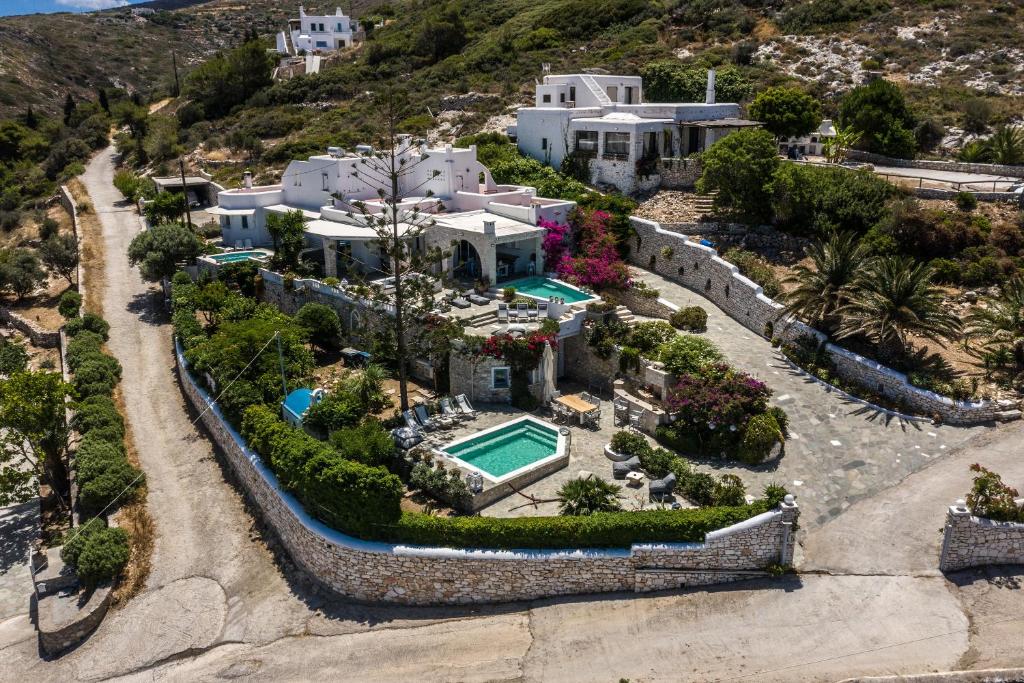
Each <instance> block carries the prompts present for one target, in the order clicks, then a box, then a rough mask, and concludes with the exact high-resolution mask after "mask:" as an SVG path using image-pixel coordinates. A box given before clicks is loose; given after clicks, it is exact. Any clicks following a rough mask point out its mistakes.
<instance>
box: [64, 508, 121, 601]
mask: <svg viewBox="0 0 1024 683" xmlns="http://www.w3.org/2000/svg"><path fill="white" fill-rule="evenodd" d="M130 555H131V549H130V547H129V545H128V534H127V533H126V532H125V530H124V529H117V528H109V527H107V525H106V523H105V522H103V521H102V520H100V519H98V518H94V519H90V520H89V521H88V522H86V523H85V524H83V525H82V526H80V527H78V528H77V529H72V530H71V531H69V532H68V535H67V538H66V540H65V542H64V545H63V546H62V547H61V550H60V557H61V559H62V560H64V562H65V563H67V565H68V566H70V567H72V568H73V569H74V570H75V573H76V574H77V575H78V578H79V579H81V581H82V582H83V583H84V584H85V585H86V586H87V587H90V588H93V587H95V586H96V584H98V583H100V582H101V581H109V580H110V579H113V578H114V577H115V576H117V575H118V574H120V573H121V570H122V569H124V566H125V565H126V564H128V558H129V556H130Z"/></svg>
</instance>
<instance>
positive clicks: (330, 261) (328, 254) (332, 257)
mask: <svg viewBox="0 0 1024 683" xmlns="http://www.w3.org/2000/svg"><path fill="white" fill-rule="evenodd" d="M322 242H323V246H324V277H338V250H337V249H336V248H335V244H336V243H335V241H334V240H331V239H327V238H326V237H324V238H322Z"/></svg>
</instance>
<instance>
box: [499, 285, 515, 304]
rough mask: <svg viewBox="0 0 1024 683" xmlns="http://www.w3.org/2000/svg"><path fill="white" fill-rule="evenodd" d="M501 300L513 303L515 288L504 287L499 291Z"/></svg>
mask: <svg viewBox="0 0 1024 683" xmlns="http://www.w3.org/2000/svg"><path fill="white" fill-rule="evenodd" d="M501 298H502V299H504V300H505V301H508V302H511V301H513V300H514V299H515V298H516V288H515V287H505V288H504V289H502V290H501Z"/></svg>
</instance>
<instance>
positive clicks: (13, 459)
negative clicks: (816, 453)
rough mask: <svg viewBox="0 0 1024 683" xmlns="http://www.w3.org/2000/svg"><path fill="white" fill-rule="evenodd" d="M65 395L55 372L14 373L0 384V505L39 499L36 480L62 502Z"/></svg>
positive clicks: (64, 386)
mask: <svg viewBox="0 0 1024 683" xmlns="http://www.w3.org/2000/svg"><path fill="white" fill-rule="evenodd" d="M67 394H68V386H67V385H66V384H65V383H64V381H63V380H62V379H61V376H60V373H57V372H16V373H14V374H13V375H11V376H10V377H9V378H7V379H6V380H3V381H2V382H0V434H2V435H3V436H2V437H0V505H7V504H9V503H11V502H17V501H22V500H27V499H28V498H30V497H32V496H34V495H36V491H35V490H34V487H33V482H34V481H36V480H37V479H39V480H43V481H46V482H47V483H48V484H50V486H51V487H52V488H53V489H54V491H56V492H57V493H58V494H59V495H62V496H63V494H64V491H65V490H66V488H67V487H66V484H65V482H66V477H65V474H64V469H65V468H64V463H63V455H64V452H65V450H66V449H67V445H68V428H67V422H66V420H65V419H64V408H65V406H64V398H65V396H67Z"/></svg>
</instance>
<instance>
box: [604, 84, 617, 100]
mask: <svg viewBox="0 0 1024 683" xmlns="http://www.w3.org/2000/svg"><path fill="white" fill-rule="evenodd" d="M605 92H606V93H607V94H608V99H610V100H611V101H612V102H618V101H619V87H618V86H617V85H609V86H608V87H607V88H605Z"/></svg>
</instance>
